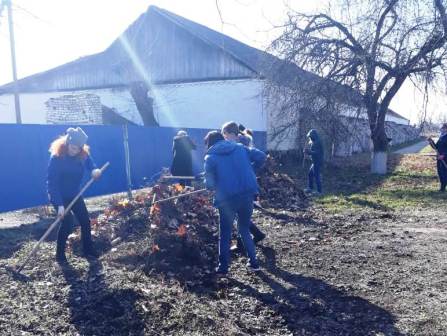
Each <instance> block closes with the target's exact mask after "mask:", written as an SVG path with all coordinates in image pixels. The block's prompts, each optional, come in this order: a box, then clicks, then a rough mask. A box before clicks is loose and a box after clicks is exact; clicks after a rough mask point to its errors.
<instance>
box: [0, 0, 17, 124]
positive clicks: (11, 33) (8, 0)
mask: <svg viewBox="0 0 447 336" xmlns="http://www.w3.org/2000/svg"><path fill="white" fill-rule="evenodd" d="M3 6H6V7H8V23H9V44H10V47H11V63H12V79H13V81H14V106H15V110H16V123H17V124H21V123H22V116H21V112H20V97H19V86H18V83H17V64H16V50H15V41H14V25H13V21H12V3H11V0H3V3H2V4H1V6H0V9H1V8H2V7H3Z"/></svg>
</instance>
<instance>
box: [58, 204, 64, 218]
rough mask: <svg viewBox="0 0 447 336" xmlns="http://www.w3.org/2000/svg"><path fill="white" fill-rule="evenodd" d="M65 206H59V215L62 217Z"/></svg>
mask: <svg viewBox="0 0 447 336" xmlns="http://www.w3.org/2000/svg"><path fill="white" fill-rule="evenodd" d="M64 212H65V208H64V206H63V205H59V206H58V207H57V217H62V216H63V215H64Z"/></svg>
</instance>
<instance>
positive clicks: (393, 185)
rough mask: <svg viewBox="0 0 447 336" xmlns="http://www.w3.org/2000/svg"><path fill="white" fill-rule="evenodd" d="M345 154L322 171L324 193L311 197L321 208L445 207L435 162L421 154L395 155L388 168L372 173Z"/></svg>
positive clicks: (328, 209)
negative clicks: (339, 162) (375, 173)
mask: <svg viewBox="0 0 447 336" xmlns="http://www.w3.org/2000/svg"><path fill="white" fill-rule="evenodd" d="M355 160H356V159H355V158H349V159H347V160H346V162H344V163H343V164H342V165H338V166H337V167H336V168H332V169H327V171H326V172H325V175H324V178H325V180H324V186H325V190H326V191H325V194H324V195H323V196H322V197H320V198H317V199H315V204H317V205H319V206H321V207H322V208H323V209H324V210H326V211H329V212H333V213H337V212H343V211H346V210H361V209H362V210H383V211H393V210H398V209H404V208H408V207H413V208H414V207H417V208H426V207H445V205H446V201H447V194H446V193H440V192H439V191H438V188H439V184H438V178H437V174H436V171H435V162H434V160H431V158H430V157H427V156H422V155H409V156H396V157H393V160H392V164H393V166H392V169H393V170H392V172H391V173H389V174H387V175H385V176H378V175H372V174H370V173H369V172H368V171H367V168H366V167H365V166H358V167H356V166H355V165H352V162H353V161H354V162H355Z"/></svg>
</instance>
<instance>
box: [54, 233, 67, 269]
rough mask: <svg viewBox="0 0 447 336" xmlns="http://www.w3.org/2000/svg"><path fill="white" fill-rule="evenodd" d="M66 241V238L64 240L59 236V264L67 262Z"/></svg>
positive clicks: (57, 248) (57, 252)
mask: <svg viewBox="0 0 447 336" xmlns="http://www.w3.org/2000/svg"><path fill="white" fill-rule="evenodd" d="M65 243H66V240H65V239H64V240H62V239H60V238H59V237H58V239H57V245H56V261H57V262H58V263H59V264H66V263H67V257H66V256H65Z"/></svg>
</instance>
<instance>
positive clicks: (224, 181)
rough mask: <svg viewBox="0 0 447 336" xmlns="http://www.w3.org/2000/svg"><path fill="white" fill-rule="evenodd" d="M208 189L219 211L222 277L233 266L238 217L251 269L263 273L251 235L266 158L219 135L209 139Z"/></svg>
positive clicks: (218, 268) (214, 133)
mask: <svg viewBox="0 0 447 336" xmlns="http://www.w3.org/2000/svg"><path fill="white" fill-rule="evenodd" d="M205 143H206V146H207V147H208V150H207V152H206V156H205V164H204V170H205V185H206V187H207V189H209V190H214V191H215V195H214V205H215V206H216V207H217V208H218V210H219V266H218V267H217V269H216V272H217V273H218V274H223V275H225V274H226V273H227V272H228V268H229V263H230V240H231V229H232V226H233V221H234V219H235V217H236V215H237V216H238V231H239V234H240V236H241V238H242V242H243V244H244V247H245V250H246V251H247V254H248V257H249V259H250V261H249V268H250V269H251V270H253V271H258V270H259V265H258V262H257V259H256V250H255V245H254V243H253V239H252V237H251V235H250V232H249V227H250V225H251V216H252V213H253V198H254V196H255V195H256V194H257V193H258V185H257V182H256V176H255V173H254V169H258V168H260V167H261V166H262V165H263V164H264V161H265V159H266V155H265V154H264V153H263V152H261V151H259V150H257V149H250V148H246V147H244V146H243V145H241V144H238V143H235V142H231V141H227V140H225V139H224V138H223V136H222V134H221V133H219V132H218V131H212V132H209V133H208V134H207V136H206V137H205Z"/></svg>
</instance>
